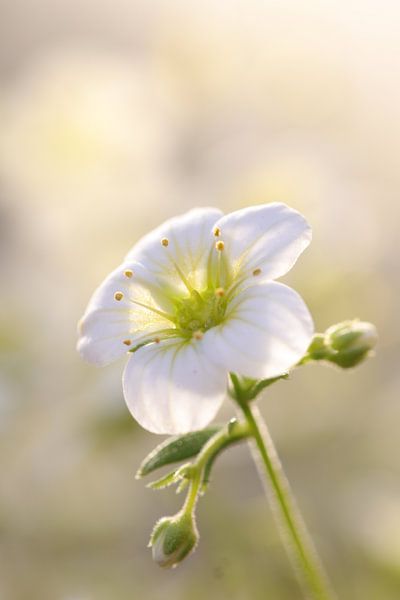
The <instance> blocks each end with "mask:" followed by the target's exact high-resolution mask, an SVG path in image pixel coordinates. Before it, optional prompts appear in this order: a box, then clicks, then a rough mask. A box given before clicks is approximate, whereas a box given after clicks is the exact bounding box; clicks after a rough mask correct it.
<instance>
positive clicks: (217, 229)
mask: <svg viewBox="0 0 400 600" xmlns="http://www.w3.org/2000/svg"><path fill="white" fill-rule="evenodd" d="M213 233H214V235H215V237H219V236H220V235H221V230H220V228H219V227H215V228H214V231H213Z"/></svg>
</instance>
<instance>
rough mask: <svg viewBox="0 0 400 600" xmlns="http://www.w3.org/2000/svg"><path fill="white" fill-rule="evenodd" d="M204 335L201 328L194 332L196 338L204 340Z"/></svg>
mask: <svg viewBox="0 0 400 600" xmlns="http://www.w3.org/2000/svg"><path fill="white" fill-rule="evenodd" d="M203 336H204V333H203V332H202V331H200V330H199V331H195V332H194V333H193V337H194V339H195V340H202V339H203Z"/></svg>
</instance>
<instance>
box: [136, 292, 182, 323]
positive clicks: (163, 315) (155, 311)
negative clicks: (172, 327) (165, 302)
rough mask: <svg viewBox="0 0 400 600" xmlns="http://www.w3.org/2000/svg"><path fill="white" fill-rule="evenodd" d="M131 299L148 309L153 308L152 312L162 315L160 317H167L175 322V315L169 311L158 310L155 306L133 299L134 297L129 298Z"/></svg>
mask: <svg viewBox="0 0 400 600" xmlns="http://www.w3.org/2000/svg"><path fill="white" fill-rule="evenodd" d="M129 301H130V302H132V304H137V305H138V306H142V307H143V308H146V309H147V310H151V311H152V312H154V313H156V314H157V315H160V317H163V318H164V319H167V320H168V321H171V322H172V323H175V317H174V316H173V315H169V314H168V313H166V312H164V311H162V310H158V309H157V308H154V306H149V305H148V304H144V303H143V302H139V300H133V298H129Z"/></svg>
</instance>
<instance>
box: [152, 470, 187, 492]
mask: <svg viewBox="0 0 400 600" xmlns="http://www.w3.org/2000/svg"><path fill="white" fill-rule="evenodd" d="M189 472H190V463H188V464H186V465H182V466H181V467H179V469H174V470H173V471H170V472H169V473H167V474H166V475H164V476H163V477H160V479H157V480H156V481H152V482H151V483H148V484H147V487H149V488H152V489H153V490H162V489H163V488H166V487H168V486H170V485H172V484H174V483H177V482H182V481H187V482H188V481H189V480H188V477H189Z"/></svg>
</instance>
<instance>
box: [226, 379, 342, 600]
mask: <svg viewBox="0 0 400 600" xmlns="http://www.w3.org/2000/svg"><path fill="white" fill-rule="evenodd" d="M232 379H233V378H232ZM235 389H236V386H235ZM236 400H237V402H238V404H239V406H240V408H241V410H242V412H243V414H244V416H245V418H246V421H247V423H248V425H249V428H250V430H251V435H252V437H253V439H254V441H255V444H256V447H257V449H258V453H259V456H260V457H261V459H262V465H261V464H260V462H259V457H258V456H255V457H254V458H255V460H256V463H257V466H258V468H259V470H260V472H261V474H262V476H265V475H266V479H267V481H268V483H269V486H268V494H269V496H270V500H271V505H272V508H273V510H274V513H275V517H276V520H277V522H278V524H279V525H280V529H281V531H282V534H283V537H284V542H285V546H286V549H287V552H288V554H289V557H290V558H292V560H293V563H294V565H295V567H296V571H297V573H298V575H299V578H300V580H301V583H302V584H303V587H304V591H305V594H306V597H307V598H313V599H314V600H333V598H334V596H333V593H332V591H331V590H330V586H329V584H328V581H327V577H326V575H325V573H324V570H323V567H322V564H321V562H320V560H319V558H318V556H317V553H316V551H315V548H314V545H313V542H312V540H311V538H310V536H309V534H308V532H307V529H306V526H305V524H304V521H303V519H302V517H301V514H300V512H299V510H298V508H297V506H296V502H295V499H294V497H293V494H292V492H291V490H290V487H289V483H288V481H287V479H286V476H285V474H284V472H283V469H282V465H281V463H280V460H279V457H278V455H277V453H276V450H275V447H274V444H273V441H272V439H271V436H270V434H269V431H268V429H267V426H266V424H265V423H264V421H263V420H262V417H261V415H260V414H259V412H258V410H257V408H256V407H253V406H252V405H251V404H250V403H248V402H246V401H245V400H244V399H243V398H241V397H240V394H239V396H238V397H237V398H236ZM263 479H264V477H263Z"/></svg>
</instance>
